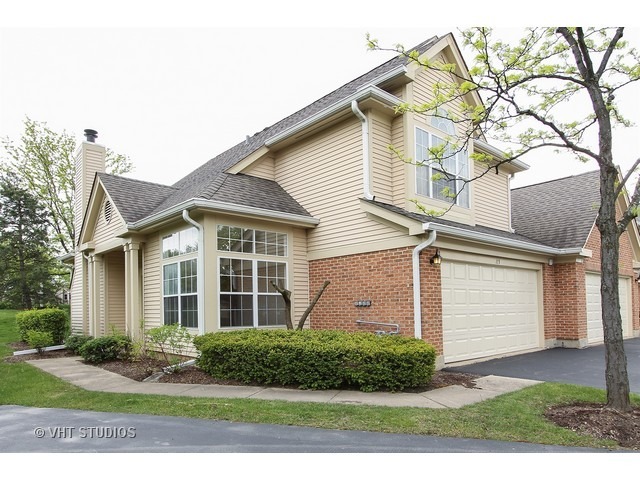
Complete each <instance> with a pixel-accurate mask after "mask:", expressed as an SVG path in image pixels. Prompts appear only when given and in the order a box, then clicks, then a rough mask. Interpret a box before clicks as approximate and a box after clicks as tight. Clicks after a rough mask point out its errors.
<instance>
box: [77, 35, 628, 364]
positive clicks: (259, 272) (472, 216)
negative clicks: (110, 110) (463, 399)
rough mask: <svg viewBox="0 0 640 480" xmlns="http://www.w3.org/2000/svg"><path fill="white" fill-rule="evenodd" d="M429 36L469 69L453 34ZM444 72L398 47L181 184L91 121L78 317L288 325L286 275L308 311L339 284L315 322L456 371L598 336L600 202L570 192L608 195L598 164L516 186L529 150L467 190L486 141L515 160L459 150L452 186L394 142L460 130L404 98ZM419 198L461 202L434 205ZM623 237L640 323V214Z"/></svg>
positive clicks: (426, 46)
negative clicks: (424, 346) (105, 137)
mask: <svg viewBox="0 0 640 480" xmlns="http://www.w3.org/2000/svg"><path fill="white" fill-rule="evenodd" d="M416 50H418V51H419V52H421V55H423V56H424V57H427V58H431V59H441V60H443V61H446V62H448V63H455V64H457V65H458V66H459V67H460V68H461V69H462V70H463V71H464V68H466V67H464V65H465V64H464V60H463V58H462V56H461V53H460V51H459V49H458V47H457V45H456V42H455V40H454V38H453V36H452V35H451V34H448V35H445V36H442V37H433V38H431V39H429V40H427V41H425V42H423V43H422V44H420V45H418V46H417V47H416ZM441 75H445V74H442V73H440V74H436V73H433V72H427V71H424V70H423V69H421V68H419V67H418V66H417V65H415V64H412V63H410V62H407V61H406V60H404V59H402V58H399V57H397V58H394V59H392V60H390V61H388V62H386V63H384V64H382V65H380V66H379V67H377V68H375V69H373V70H371V71H370V72H368V73H365V74H364V75H362V76H360V77H358V78H357V79H355V80H353V81H351V82H349V83H347V84H346V85H344V86H342V87H340V88H338V89H337V90H335V91H333V92H331V93H329V94H328V95H326V96H325V97H323V98H321V99H319V100H318V101H316V102H314V103H312V104H311V105H309V106H307V107H305V108H303V109H302V110H300V111H298V112H296V113H294V114H293V115H291V116H289V117H287V118H285V119H283V120H281V121H280V122H278V123H276V124H274V125H272V126H271V127H268V128H266V129H264V130H263V131H261V132H258V133H256V134H255V135H254V136H252V137H248V138H247V139H246V140H245V141H242V142H241V143H239V144H238V145H236V146H235V147H233V148H231V149H229V150H228V151H226V152H223V153H221V154H220V155H218V156H216V157H215V158H213V159H212V160H210V161H208V162H207V163H205V164H204V165H202V166H201V167H199V168H198V169H196V170H195V171H193V172H191V173H189V174H188V175H186V176H185V177H184V178H182V179H181V180H179V181H178V182H177V183H175V184H174V185H171V186H168V185H158V184H154V183H148V182H143V181H138V180H133V179H130V178H124V177H118V176H113V175H108V174H105V173H104V152H105V149H104V147H103V146H101V145H99V144H97V143H95V140H96V132H95V131H93V130H86V131H85V134H86V136H87V140H86V141H85V142H83V143H82V145H81V147H80V149H79V152H78V155H77V164H76V179H75V181H76V183H75V185H76V196H75V199H76V204H75V209H76V210H75V213H76V222H77V224H76V232H77V238H76V244H77V249H76V252H75V256H74V259H73V261H74V274H73V279H72V286H71V317H72V328H73V330H74V331H76V332H80V331H82V332H85V333H89V334H92V335H102V334H105V333H109V332H111V331H112V330H113V329H116V330H119V331H124V332H127V333H128V334H130V335H132V336H138V335H140V334H141V332H142V330H143V329H144V328H149V327H153V326H158V325H162V324H167V323H179V324H180V325H183V326H184V327H187V328H189V329H191V330H192V331H193V333H199V334H201V333H204V332H212V331H224V330H231V329H238V328H251V327H257V328H282V326H283V325H284V318H285V317H284V304H283V301H282V298H281V297H280V295H279V294H278V293H277V292H276V291H275V290H274V289H273V288H272V287H271V286H270V282H276V283H277V284H279V285H281V286H283V287H285V288H287V289H289V290H291V292H292V310H293V316H294V319H296V318H299V317H300V316H301V314H302V313H303V311H304V310H305V308H306V307H307V305H308V303H309V300H310V297H312V296H313V294H314V293H315V292H316V291H317V290H318V288H319V287H320V285H321V284H322V283H323V282H324V281H325V280H329V281H330V282H331V285H330V286H329V288H328V289H327V290H326V291H325V293H324V295H323V296H322V298H321V299H320V301H319V302H318V303H317V305H316V307H315V309H314V310H313V313H312V316H311V318H310V321H309V325H310V326H311V328H337V329H344V330H349V331H361V330H366V331H371V330H385V331H396V330H397V331H398V332H399V333H400V334H402V335H409V336H414V337H416V338H422V339H424V340H425V341H427V342H429V343H431V344H433V345H434V346H435V347H436V349H437V351H438V355H439V356H438V365H439V366H443V365H444V364H447V363H454V362H460V361H468V360H475V359H478V358H486V357H490V356H494V355H505V354H510V353H515V352H522V351H527V350H534V349H541V348H545V347H554V346H570V347H581V346H583V345H585V344H586V343H588V342H591V341H593V342H595V341H598V340H599V339H600V336H601V334H600V332H596V331H595V330H596V327H595V317H594V316H591V315H593V311H595V310H594V308H595V305H596V304H597V301H598V300H597V298H595V296H594V294H593V288H594V287H593V285H594V283H593V282H595V281H596V280H597V272H598V271H599V260H598V248H597V247H598V245H597V243H598V239H597V233H596V231H595V230H594V229H593V220H594V217H595V213H594V212H595V211H594V210H593V208H592V204H591V203H589V202H591V200H590V199H588V198H587V196H586V195H582V193H581V194H580V195H572V194H571V190H570V189H571V188H585V189H586V188H589V189H590V190H589V195H592V194H593V195H596V196H597V188H596V189H595V190H593V188H595V187H593V185H592V182H591V180H592V179H593V175H591V176H589V175H585V176H576V177H571V178H570V179H563V180H558V182H559V183H555V182H549V183H547V184H543V185H540V186H533V187H527V188H523V189H516V190H514V191H513V193H512V191H511V189H510V181H511V178H512V177H513V176H514V175H517V174H518V172H522V171H524V170H526V169H527V168H528V166H527V165H526V164H524V163H523V162H521V161H514V162H512V163H509V164H505V165H502V166H500V168H495V169H494V168H491V171H490V173H488V174H486V175H484V176H482V177H481V178H479V179H478V180H475V181H473V182H470V183H469V184H467V186H466V187H464V188H462V186H463V185H464V182H463V180H464V179H468V178H471V177H473V176H475V175H478V174H480V173H483V172H485V171H486V167H485V166H483V165H480V164H476V163H475V162H474V161H473V159H472V157H471V156H470V155H471V153H472V152H482V153H484V154H486V155H489V156H492V157H493V158H501V155H502V153H501V152H500V151H499V150H498V149H496V148H494V147H493V146H491V145H489V144H488V143H486V142H485V141H483V140H482V139H481V138H477V139H475V140H473V141H472V142H470V144H469V145H468V146H467V149H466V150H461V151H459V152H457V153H456V154H455V155H453V156H452V157H451V158H450V159H449V160H448V161H449V162H452V163H453V164H455V165H454V167H455V171H456V175H457V176H456V179H455V180H454V181H453V182H451V183H449V186H450V188H451V189H453V190H455V191H456V193H459V194H458V195H457V197H456V198H455V200H452V199H451V197H449V196H448V195H445V194H443V192H442V187H443V183H442V182H443V180H437V179H435V180H434V178H433V174H434V173H436V172H437V166H435V165H432V166H419V167H418V166H416V165H413V164H411V163H405V162H402V161H400V160H398V158H397V156H396V155H395V154H394V153H392V152H391V151H390V150H389V148H388V146H389V145H393V146H394V147H395V148H396V149H398V150H399V151H401V152H404V154H405V155H406V156H407V157H412V158H416V159H421V158H425V157H424V155H425V154H424V152H425V150H426V148H425V147H430V146H434V145H437V144H439V143H441V142H442V141H443V139H446V138H447V136H448V135H451V134H453V133H455V129H456V128H457V126H456V125H455V124H454V123H453V122H450V121H447V120H446V119H442V118H435V117H428V116H425V115H422V114H416V113H405V114H401V113H398V112H397V111H396V109H395V107H396V106H397V105H399V104H400V103H401V102H403V101H407V102H416V103H417V102H426V101H427V100H428V99H429V98H430V96H431V95H432V91H433V85H434V83H435V82H436V81H437V80H438V78H439V76H441ZM467 101H468V102H469V103H472V104H473V103H476V104H478V103H479V102H480V98H479V97H478V96H476V95H475V93H470V94H469V96H468V99H467ZM456 108H457V107H456V106H452V107H451V109H452V114H454V115H460V113H461V112H459V111H456ZM494 170H495V171H494ZM580 182H583V183H580ZM445 184H446V183H445ZM587 184H588V185H587ZM556 187H557V188H556ZM563 192H564V193H563ZM594 192H595V193H594ZM589 198H591V197H589ZM593 198H596V197H593ZM412 199H417V200H418V201H419V202H420V203H421V204H423V205H425V206H426V207H427V208H430V209H439V210H445V209H446V210H448V211H447V213H446V214H445V215H444V216H442V217H429V216H427V215H425V214H424V213H421V212H422V211H421V210H420V209H418V208H417V206H416V204H415V203H414V202H412ZM579 199H580V200H584V204H578V203H579V202H578V200H579ZM622 201H624V199H621V202H622ZM452 202H454V203H453V204H452ZM578 210H580V213H581V215H580V216H579V218H578V216H577V215H575V214H576V212H577V211H578ZM512 213H513V215H512ZM582 214H584V215H582ZM536 215H538V216H536ZM545 215H549V216H550V217H551V218H550V219H547V218H545ZM583 216H584V218H583ZM552 226H553V229H551V227H552ZM623 243H624V252H625V253H624V255H623V256H622V257H621V261H622V262H624V264H623V265H622V268H621V285H624V286H625V287H624V288H626V289H627V290H625V292H627V293H626V297H624V298H625V301H624V302H625V305H624V307H623V308H625V309H626V310H625V318H626V320H625V321H626V322H627V328H626V329H625V333H626V334H627V335H629V336H631V335H638V334H639V331H640V327H639V324H638V287H637V284H636V283H635V281H634V280H635V273H634V270H633V268H634V266H636V263H635V262H636V261H637V260H638V259H640V246H639V245H640V244H639V242H638V231H637V229H636V227H635V224H634V227H633V228H631V229H630V231H629V232H628V234H627V235H625V236H624V239H623ZM592 324H593V325H592ZM592 326H593V328H592ZM592 331H593V333H591V332H592Z"/></svg>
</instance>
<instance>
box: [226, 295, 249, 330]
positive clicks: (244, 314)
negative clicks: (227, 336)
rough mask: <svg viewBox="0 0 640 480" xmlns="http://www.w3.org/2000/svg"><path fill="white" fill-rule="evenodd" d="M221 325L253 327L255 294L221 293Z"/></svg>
mask: <svg viewBox="0 0 640 480" xmlns="http://www.w3.org/2000/svg"><path fill="white" fill-rule="evenodd" d="M220 326H221V327H252V326H253V296H252V295H231V294H221V295H220Z"/></svg>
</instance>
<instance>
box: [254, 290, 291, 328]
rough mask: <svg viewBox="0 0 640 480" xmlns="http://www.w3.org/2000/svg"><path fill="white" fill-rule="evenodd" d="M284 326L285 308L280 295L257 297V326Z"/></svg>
mask: <svg viewBox="0 0 640 480" xmlns="http://www.w3.org/2000/svg"><path fill="white" fill-rule="evenodd" d="M275 325H286V307H285V304H284V300H283V299H282V296H280V295H259V296H258V326H260V327H264V326H275Z"/></svg>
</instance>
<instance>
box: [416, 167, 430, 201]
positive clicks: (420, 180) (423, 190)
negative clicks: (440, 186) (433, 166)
mask: <svg viewBox="0 0 640 480" xmlns="http://www.w3.org/2000/svg"><path fill="white" fill-rule="evenodd" d="M416 177H417V178H416V186H417V192H416V193H417V194H418V195H424V196H425V197H428V196H429V167H420V166H419V167H416Z"/></svg>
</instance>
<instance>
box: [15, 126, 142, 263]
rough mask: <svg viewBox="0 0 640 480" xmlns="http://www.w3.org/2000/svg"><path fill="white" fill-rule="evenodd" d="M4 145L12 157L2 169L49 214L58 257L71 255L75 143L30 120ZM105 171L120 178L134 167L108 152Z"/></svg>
mask: <svg viewBox="0 0 640 480" xmlns="http://www.w3.org/2000/svg"><path fill="white" fill-rule="evenodd" d="M2 145H3V146H4V149H5V152H6V153H7V154H8V157H9V161H8V162H4V164H3V165H2V169H3V170H4V171H10V172H14V173H15V174H16V175H18V177H19V178H20V180H21V182H22V183H23V184H24V186H25V187H26V188H27V189H28V190H29V192H30V193H31V194H32V195H34V196H35V197H36V198H37V199H38V200H39V201H40V202H41V203H42V204H43V205H45V206H46V208H47V210H48V212H49V215H50V227H51V231H50V245H51V247H52V248H54V249H55V250H56V251H57V252H58V253H69V252H72V251H73V238H74V218H73V215H74V211H73V194H74V178H75V159H74V156H75V153H76V150H77V144H76V141H75V139H74V138H73V137H72V136H71V135H69V134H67V133H66V132H65V131H63V132H62V133H58V132H55V131H53V130H51V129H50V128H49V127H48V126H47V124H46V123H45V122H38V121H35V120H31V119H30V118H28V117H27V118H26V119H25V120H24V132H23V133H22V135H21V137H20V139H19V140H18V141H14V140H11V139H9V138H5V139H3V140H2ZM106 168H107V171H108V172H109V173H113V174H114V175H121V174H123V173H127V172H130V171H131V170H132V168H133V165H132V163H131V161H130V159H129V158H128V157H126V156H125V155H121V154H116V153H114V152H113V151H111V150H109V149H107V153H106Z"/></svg>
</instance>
